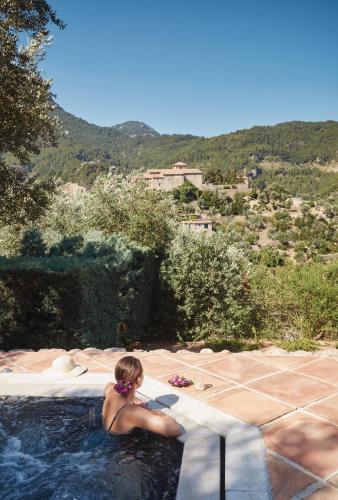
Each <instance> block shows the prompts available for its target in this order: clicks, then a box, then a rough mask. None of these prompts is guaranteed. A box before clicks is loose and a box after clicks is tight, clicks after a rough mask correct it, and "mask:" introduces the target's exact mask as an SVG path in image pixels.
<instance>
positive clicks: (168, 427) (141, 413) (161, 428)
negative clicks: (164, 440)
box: [131, 406, 181, 437]
mask: <svg viewBox="0 0 338 500" xmlns="http://www.w3.org/2000/svg"><path fill="white" fill-rule="evenodd" d="M131 418H132V420H133V424H134V427H141V429H145V430H147V431H152V432H156V433H157V434H161V435H162V436H166V437H176V436H179V435H180V434H181V428H180V425H179V424H178V423H177V422H176V420H175V419H174V418H172V417H169V416H168V415H166V414H165V413H163V412H161V411H160V410H151V411H149V410H146V409H144V408H142V407H141V406H138V407H135V410H134V411H133V412H132V415H131Z"/></svg>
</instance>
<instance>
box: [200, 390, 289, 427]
mask: <svg viewBox="0 0 338 500" xmlns="http://www.w3.org/2000/svg"><path fill="white" fill-rule="evenodd" d="M204 402H205V403H207V404H209V405H211V406H214V407H215V408H217V409H218V410H221V411H224V412H225V413H229V414H230V415H233V416H234V417H238V418H240V419H241V420H244V421H245V422H248V423H249V424H253V425H263V424H265V423H267V422H270V421H271V420H274V419H275V418H277V417H280V416H281V415H284V414H285V413H289V412H290V411H293V409H294V408H293V407H291V406H289V405H286V404H285V403H282V402H280V401H276V400H274V399H272V398H269V397H267V396H265V395H264V394H261V393H259V392H254V391H249V390H247V389H245V388H241V387H238V388H236V389H231V390H229V391H225V392H221V393H220V394H216V395H214V396H211V397H210V398H208V399H206V400H205V401H204Z"/></svg>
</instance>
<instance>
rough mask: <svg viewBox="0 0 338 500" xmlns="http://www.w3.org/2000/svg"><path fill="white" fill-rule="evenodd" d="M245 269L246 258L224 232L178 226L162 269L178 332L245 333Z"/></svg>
mask: <svg viewBox="0 0 338 500" xmlns="http://www.w3.org/2000/svg"><path fill="white" fill-rule="evenodd" d="M249 271H250V267H249V263H248V261H247V259H246V258H245V257H244V255H243V254H242V252H241V251H240V250H239V249H237V248H235V247H234V246H233V245H232V244H231V239H230V238H229V237H228V236H227V235H224V234H222V233H214V234H213V235H211V236H209V235H207V234H206V233H201V234H196V233H193V232H191V231H189V230H186V229H182V230H180V231H178V233H177V236H176V238H175V239H174V240H173V241H172V244H171V246H170V249H169V256H168V258H167V259H166V260H165V261H164V262H163V264H162V268H161V274H162V279H163V281H164V282H165V283H166V284H167V286H168V287H169V288H170V289H171V291H172V294H173V296H174V298H175V300H176V302H177V308H178V313H179V314H180V317H181V325H180V326H181V332H180V333H181V336H182V337H183V338H185V339H201V338H207V337H210V336H217V337H220V338H222V337H223V338H225V337H227V336H229V337H234V336H241V335H245V334H246V333H249V332H250V329H251V326H252V321H253V310H254V306H253V304H252V302H251V297H250V291H249V285H248V282H247V280H248V273H249Z"/></svg>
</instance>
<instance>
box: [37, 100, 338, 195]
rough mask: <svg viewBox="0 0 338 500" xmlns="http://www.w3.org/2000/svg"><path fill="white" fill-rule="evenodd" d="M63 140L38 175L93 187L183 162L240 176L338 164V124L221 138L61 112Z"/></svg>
mask: <svg viewBox="0 0 338 500" xmlns="http://www.w3.org/2000/svg"><path fill="white" fill-rule="evenodd" d="M56 113H57V115H58V116H59V118H60V121H61V123H62V126H63V134H62V136H61V137H60V139H59V143H58V146H57V147H56V148H51V147H45V148H43V149H42V151H41V153H40V155H37V156H32V158H31V168H32V170H33V172H35V173H39V174H41V175H42V176H43V177H61V178H62V179H63V180H64V181H75V182H78V183H79V184H83V185H90V184H91V183H92V182H93V180H94V178H95V177H96V176H97V175H98V174H99V173H100V172H107V171H108V170H109V169H110V168H111V167H112V166H113V167H114V169H115V170H117V171H123V172H128V171H131V170H134V169H145V168H152V167H156V168H161V167H167V166H168V165H170V164H173V163H175V162H176V161H177V160H180V161H184V162H185V163H188V164H189V165H191V166H198V167H200V168H201V169H202V170H203V171H208V170H210V169H213V170H215V169H219V170H221V171H223V172H226V171H227V170H232V169H235V170H240V169H242V168H245V167H252V166H255V165H257V164H260V163H261V162H265V164H266V162H283V164H286V165H287V164H289V165H305V164H310V163H313V162H316V163H318V164H324V165H325V164H326V163H328V162H332V161H338V122H335V121H326V122H301V121H294V122H287V123H281V124H278V125H273V126H255V127H252V128H250V129H247V130H239V131H237V132H232V133H229V134H223V135H220V136H217V137H211V138H205V137H197V136H193V135H180V134H174V135H166V134H163V135H161V134H159V133H158V132H156V131H155V130H154V129H153V128H151V127H149V126H148V125H146V124H145V123H141V122H137V121H128V122H125V123H121V124H118V125H114V126H112V127H100V126H97V125H94V124H91V123H88V122H87V121H85V120H83V119H81V118H78V117H76V116H74V115H72V114H70V113H67V112H66V111H64V110H63V109H62V108H61V107H57V109H56Z"/></svg>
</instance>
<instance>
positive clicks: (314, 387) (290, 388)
mask: <svg viewBox="0 0 338 500" xmlns="http://www.w3.org/2000/svg"><path fill="white" fill-rule="evenodd" d="M248 387H251V388H252V389H256V390H257V391H261V392H263V393H264V394H269V395H270V396H274V397H275V398H278V399H281V400H282V401H286V402H287V403H290V404H291V405H294V406H297V407H301V406H304V405H305V404H306V403H311V402H312V401H315V400H316V399H319V398H321V397H325V396H328V395H329V394H332V393H334V392H336V391H337V388H336V387H335V386H333V385H331V384H326V383H325V382H322V381H320V380H315V379H313V378H310V377H307V376H305V375H302V374H300V373H293V372H282V373H277V374H276V375H271V376H270V377H266V378H264V379H262V380H259V381H258V382H253V383H252V384H248Z"/></svg>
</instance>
